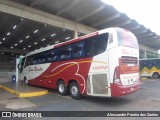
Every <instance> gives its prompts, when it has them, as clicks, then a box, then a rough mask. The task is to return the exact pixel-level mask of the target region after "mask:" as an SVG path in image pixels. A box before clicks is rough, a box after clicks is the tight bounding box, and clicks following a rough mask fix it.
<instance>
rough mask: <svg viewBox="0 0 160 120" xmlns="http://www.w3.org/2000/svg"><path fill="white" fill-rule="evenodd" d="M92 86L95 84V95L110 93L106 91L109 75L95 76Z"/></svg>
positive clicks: (93, 76)
mask: <svg viewBox="0 0 160 120" xmlns="http://www.w3.org/2000/svg"><path fill="white" fill-rule="evenodd" d="M92 84H93V94H107V93H108V90H107V89H106V85H108V82H107V74H93V75H92Z"/></svg>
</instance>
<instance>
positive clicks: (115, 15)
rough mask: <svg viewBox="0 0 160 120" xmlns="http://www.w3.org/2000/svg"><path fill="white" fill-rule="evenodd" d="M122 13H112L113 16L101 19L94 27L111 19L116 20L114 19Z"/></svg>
mask: <svg viewBox="0 0 160 120" xmlns="http://www.w3.org/2000/svg"><path fill="white" fill-rule="evenodd" d="M120 15H121V14H120V13H117V14H114V15H112V16H111V17H108V18H106V19H104V20H101V21H99V22H97V23H95V24H93V25H92V27H96V26H98V25H101V24H103V23H107V22H109V21H111V20H114V19H116V18H118V17H120Z"/></svg>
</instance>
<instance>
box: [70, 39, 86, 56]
mask: <svg viewBox="0 0 160 120" xmlns="http://www.w3.org/2000/svg"><path fill="white" fill-rule="evenodd" d="M72 56H73V58H82V57H84V42H78V43H74V44H73V45H72Z"/></svg>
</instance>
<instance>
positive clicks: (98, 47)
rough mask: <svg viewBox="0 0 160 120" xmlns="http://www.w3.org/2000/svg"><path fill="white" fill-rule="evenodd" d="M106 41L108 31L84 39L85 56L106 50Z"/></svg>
mask: <svg viewBox="0 0 160 120" xmlns="http://www.w3.org/2000/svg"><path fill="white" fill-rule="evenodd" d="M107 42H108V33H104V34H101V35H98V36H94V37H91V38H88V39H86V41H85V52H86V57H92V56H94V55H98V54H100V53H102V52H104V51H105V50H106V47H107Z"/></svg>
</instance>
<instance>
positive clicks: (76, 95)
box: [69, 82, 81, 100]
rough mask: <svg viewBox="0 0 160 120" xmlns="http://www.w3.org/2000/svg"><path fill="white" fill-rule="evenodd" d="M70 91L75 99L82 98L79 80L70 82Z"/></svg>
mask: <svg viewBox="0 0 160 120" xmlns="http://www.w3.org/2000/svg"><path fill="white" fill-rule="evenodd" d="M69 92H70V95H71V97H72V98H73V99H77V100H78V99H80V98H81V93H80V88H79V85H78V83H77V82H73V83H71V84H70V87H69Z"/></svg>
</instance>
